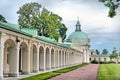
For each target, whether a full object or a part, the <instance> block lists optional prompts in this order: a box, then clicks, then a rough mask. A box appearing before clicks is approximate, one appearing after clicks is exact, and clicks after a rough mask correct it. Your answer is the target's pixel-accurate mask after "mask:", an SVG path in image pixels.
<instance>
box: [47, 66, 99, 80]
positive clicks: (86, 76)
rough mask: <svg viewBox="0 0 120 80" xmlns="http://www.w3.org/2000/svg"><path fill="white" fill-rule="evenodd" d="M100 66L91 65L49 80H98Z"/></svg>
mask: <svg viewBox="0 0 120 80" xmlns="http://www.w3.org/2000/svg"><path fill="white" fill-rule="evenodd" d="M98 67H99V65H98V64H89V65H87V66H84V67H81V68H78V69H76V70H73V71H71V72H68V73H63V74H61V75H59V76H56V77H53V78H51V79H49V80H97V79H96V78H97V71H98Z"/></svg>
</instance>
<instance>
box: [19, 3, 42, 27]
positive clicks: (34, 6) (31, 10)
mask: <svg viewBox="0 0 120 80" xmlns="http://www.w3.org/2000/svg"><path fill="white" fill-rule="evenodd" d="M40 8H41V5H40V4H39V3H36V2H31V3H26V4H24V5H23V6H22V7H20V9H19V10H18V11H17V14H19V19H18V24H19V25H21V26H22V27H28V28H30V27H36V26H38V25H37V24H35V23H34V18H35V17H36V16H37V15H38V14H39V13H40Z"/></svg>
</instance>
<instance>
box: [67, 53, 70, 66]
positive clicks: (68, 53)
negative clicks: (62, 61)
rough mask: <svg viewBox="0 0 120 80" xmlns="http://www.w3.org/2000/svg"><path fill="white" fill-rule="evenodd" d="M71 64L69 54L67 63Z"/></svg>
mask: <svg viewBox="0 0 120 80" xmlns="http://www.w3.org/2000/svg"><path fill="white" fill-rule="evenodd" d="M69 64H70V53H69V52H68V62H67V65H69Z"/></svg>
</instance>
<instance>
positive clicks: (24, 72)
mask: <svg viewBox="0 0 120 80" xmlns="http://www.w3.org/2000/svg"><path fill="white" fill-rule="evenodd" d="M29 73H30V72H28V71H23V72H22V74H29Z"/></svg>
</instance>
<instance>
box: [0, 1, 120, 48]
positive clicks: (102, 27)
mask: <svg viewBox="0 0 120 80" xmlns="http://www.w3.org/2000/svg"><path fill="white" fill-rule="evenodd" d="M28 2H39V3H40V4H42V6H44V7H46V8H47V9H48V10H50V11H52V12H54V13H56V14H58V15H60V16H61V17H62V18H63V23H65V25H66V26H67V28H68V31H67V35H70V33H72V32H74V30H75V24H76V21H77V17H79V20H80V23H81V28H82V31H84V32H86V33H87V34H88V35H89V37H90V38H91V46H92V47H91V48H95V49H96V48H98V49H100V50H101V49H103V48H105V47H107V48H109V49H112V48H111V47H112V46H113V45H114V46H117V47H119V48H120V38H119V36H120V30H119V27H120V23H119V21H120V14H118V15H117V16H115V17H114V18H112V19H111V18H109V17H107V15H108V8H107V7H105V6H104V4H103V3H100V2H98V0H12V1H11V0H1V2H0V14H2V15H3V16H4V17H5V18H6V19H7V21H8V22H10V23H15V24H17V19H18V15H17V14H16V12H17V11H18V10H19V7H21V6H22V5H23V4H25V3H28ZM119 12H120V8H119V9H117V13H119ZM105 44H106V45H105ZM118 44H119V45H118Z"/></svg>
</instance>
